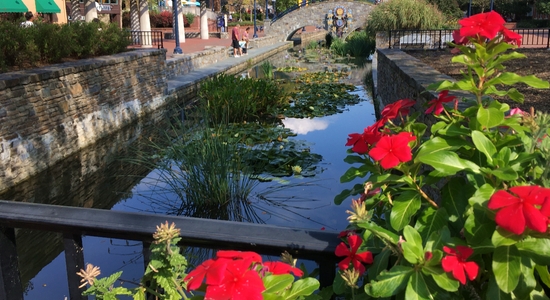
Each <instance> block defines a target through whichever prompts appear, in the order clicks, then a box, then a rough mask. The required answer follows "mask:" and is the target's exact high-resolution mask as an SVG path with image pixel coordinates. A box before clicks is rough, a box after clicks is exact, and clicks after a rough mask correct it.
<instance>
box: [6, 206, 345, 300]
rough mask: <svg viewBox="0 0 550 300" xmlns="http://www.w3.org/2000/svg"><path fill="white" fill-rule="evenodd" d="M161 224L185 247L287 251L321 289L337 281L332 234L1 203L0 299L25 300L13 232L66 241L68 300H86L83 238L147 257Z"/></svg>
mask: <svg viewBox="0 0 550 300" xmlns="http://www.w3.org/2000/svg"><path fill="white" fill-rule="evenodd" d="M164 222H169V223H172V222H173V223H175V224H176V226H177V228H179V229H180V230H181V235H180V236H181V237H182V242H183V243H184V244H185V245H189V246H200V247H204V248H212V249H235V250H248V251H256V252H258V253H261V254H266V255H280V254H281V253H282V252H284V251H288V252H289V253H291V254H292V255H294V256H295V257H298V258H302V259H309V260H313V261H315V262H317V263H318V264H319V271H320V275H319V281H320V282H321V286H328V285H330V284H332V281H333V279H334V276H335V271H336V269H335V263H336V257H335V256H334V249H335V248H336V246H337V245H338V243H339V242H340V241H339V239H338V238H337V234H338V233H337V232H333V231H332V232H331V231H322V230H309V229H298V228H286V227H277V226H270V225H263V224H251V223H239V222H231V221H220V220H209V219H198V218H190V217H180V216H165V215H154V214H146V213H131V212H119V211H110V210H101V209H92V208H80V207H66V206H56V205H47V204H35V203H21V202H13V201H3V200H0V226H2V230H1V231H0V299H8V300H19V299H21V300H22V299H23V290H22V285H21V281H20V279H19V271H18V263H17V250H18V249H17V245H16V244H15V228H27V229H34V230H45V231H53V232H60V233H62V234H63V235H64V247H65V260H66V265H67V277H68V285H69V295H70V299H72V300H74V299H87V297H84V296H82V295H81V294H82V291H83V289H79V288H78V286H79V284H80V283H79V281H80V278H79V277H78V276H77V275H76V272H77V271H79V270H80V269H81V268H84V255H83V251H84V250H85V249H83V248H82V236H83V235H90V236H99V237H109V238H119V239H126V240H136V241H142V242H144V243H143V244H144V251H146V250H147V246H146V245H148V244H149V243H150V242H151V241H152V235H153V233H154V232H155V230H156V226H157V225H159V224H161V223H164ZM20 250H24V251H32V249H20Z"/></svg>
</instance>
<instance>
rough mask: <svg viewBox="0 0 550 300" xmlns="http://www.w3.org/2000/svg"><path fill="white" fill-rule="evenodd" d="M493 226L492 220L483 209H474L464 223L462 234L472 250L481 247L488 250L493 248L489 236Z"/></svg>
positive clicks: (493, 228)
mask: <svg viewBox="0 0 550 300" xmlns="http://www.w3.org/2000/svg"><path fill="white" fill-rule="evenodd" d="M495 227H496V225H495V223H494V221H493V220H491V219H489V217H488V216H487V214H486V213H485V211H483V210H479V209H474V210H473V213H472V214H470V215H469V216H468V219H466V223H464V236H465V237H466V241H467V242H468V244H469V245H471V247H472V248H473V249H474V250H476V251H477V250H478V247H482V248H484V249H487V250H485V251H490V250H491V249H492V248H493V244H492V243H491V237H492V235H493V232H494V231H495Z"/></svg>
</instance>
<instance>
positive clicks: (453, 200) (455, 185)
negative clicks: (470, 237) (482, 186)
mask: <svg viewBox="0 0 550 300" xmlns="http://www.w3.org/2000/svg"><path fill="white" fill-rule="evenodd" d="M441 192H442V193H441V204H442V206H443V207H444V208H445V209H446V210H447V213H448V215H449V219H448V221H450V222H451V227H452V228H457V229H458V230H460V229H462V228H463V227H464V222H465V221H466V220H465V217H464V214H465V212H466V207H468V198H470V197H471V195H472V194H474V193H475V189H474V188H473V187H472V186H471V185H469V184H467V182H466V181H465V180H464V179H463V178H461V177H453V178H451V179H450V180H449V182H447V184H445V186H443V188H442V191H441Z"/></svg>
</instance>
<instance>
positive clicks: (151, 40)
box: [129, 30, 164, 49]
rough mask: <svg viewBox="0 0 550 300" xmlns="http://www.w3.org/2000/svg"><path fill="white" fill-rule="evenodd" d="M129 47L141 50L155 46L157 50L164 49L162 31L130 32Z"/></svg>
mask: <svg viewBox="0 0 550 300" xmlns="http://www.w3.org/2000/svg"><path fill="white" fill-rule="evenodd" d="M129 39H130V42H131V46H140V47H143V48H151V47H154V46H156V47H157V49H163V48H164V41H163V36H162V31H135V30H132V31H130V37H129Z"/></svg>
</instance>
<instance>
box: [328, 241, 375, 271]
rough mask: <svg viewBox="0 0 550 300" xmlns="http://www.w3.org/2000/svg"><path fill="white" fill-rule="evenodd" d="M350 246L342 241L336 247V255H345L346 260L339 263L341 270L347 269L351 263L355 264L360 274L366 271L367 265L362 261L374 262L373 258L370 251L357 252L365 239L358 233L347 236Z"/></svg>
mask: <svg viewBox="0 0 550 300" xmlns="http://www.w3.org/2000/svg"><path fill="white" fill-rule="evenodd" d="M347 240H348V243H349V246H348V245H346V243H344V242H342V243H340V244H339V245H338V246H337V247H336V251H335V254H336V256H345V257H346V258H344V260H342V261H341V262H339V263H338V268H340V270H342V271H343V270H347V269H348V268H349V265H350V263H351V264H352V265H353V269H354V270H357V271H358V272H359V274H363V273H365V266H364V265H363V264H362V263H366V264H372V262H373V258H372V253H371V252H370V251H366V252H362V253H357V250H359V247H360V246H361V243H362V242H363V240H362V239H361V238H360V237H359V236H358V235H348V237H347Z"/></svg>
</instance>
